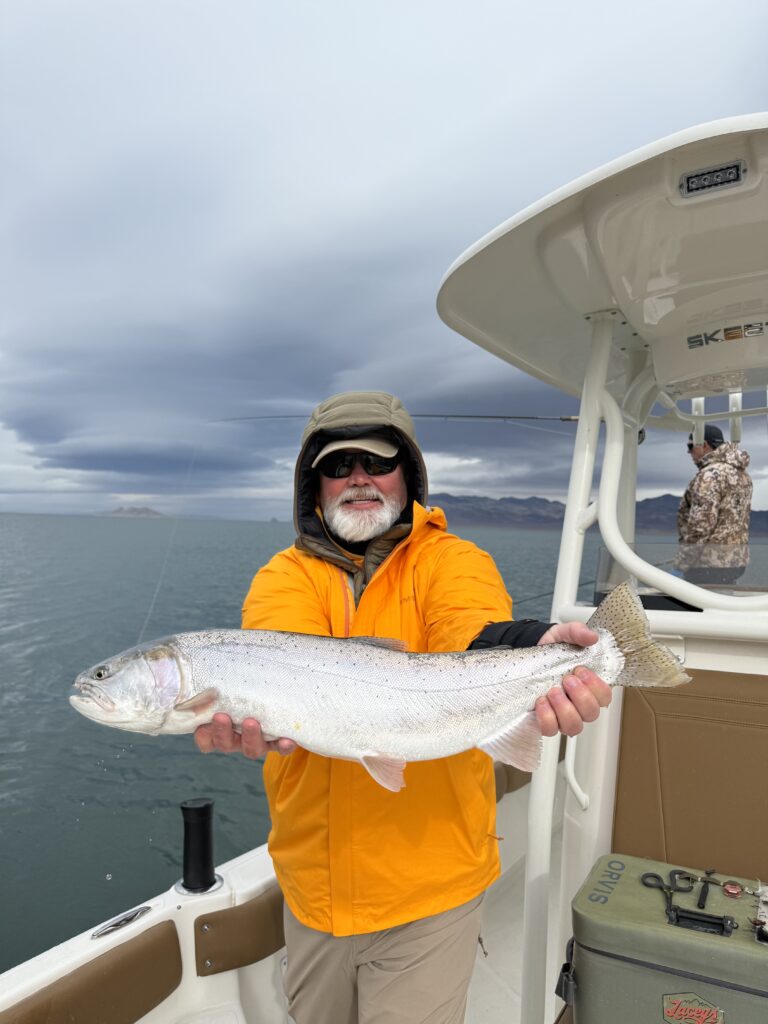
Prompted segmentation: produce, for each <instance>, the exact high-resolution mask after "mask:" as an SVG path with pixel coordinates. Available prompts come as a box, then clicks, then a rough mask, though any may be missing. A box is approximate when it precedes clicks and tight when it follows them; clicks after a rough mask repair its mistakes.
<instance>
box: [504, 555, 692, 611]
mask: <svg viewBox="0 0 768 1024" xmlns="http://www.w3.org/2000/svg"><path fill="white" fill-rule="evenodd" d="M674 561H675V560H674V558H667V559H666V560H665V561H663V562H651V565H653V566H655V567H656V568H657V569H661V568H662V566H665V565H672V564H673V563H674ZM593 583H597V580H596V579H594V580H584V581H583V582H582V583H580V584H579V590H581V588H582V587H589V586H591V585H592V584H593ZM554 593H555V592H554V590H548V591H547V592H546V594H528V595H527V596H526V597H517V598H515V604H524V603H525V602H526V601H538V600H539V599H540V598H542V597H552V596H554Z"/></svg>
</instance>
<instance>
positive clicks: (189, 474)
mask: <svg viewBox="0 0 768 1024" xmlns="http://www.w3.org/2000/svg"><path fill="white" fill-rule="evenodd" d="M199 451H200V446H199V445H198V447H197V448H195V450H194V451H193V452H192V457H191V458H190V460H189V466H187V473H186V477H185V479H184V486H185V488H186V489H187V493H189V484H190V480H191V477H192V468H193V466H194V464H195V462H196V460H197V456H198V453H199ZM185 504H186V503H185V502H182V504H181V507H180V508H179V509H178V511H177V512H176V515H175V516H174V517H173V525H172V526H171V533H170V536H169V537H168V543H167V544H166V546H165V555H164V556H163V561H162V564H161V566H160V572H159V574H158V577H157V583H156V585H155V592H154V594H153V595H152V599H151V600H150V602H149V609H148V611H147V616H146V618H145V619H144V625H143V626H142V627H141V629H140V630H139V637H138V640H137V641H136V643H137V644H140V643H142V642H143V640H144V634H145V633H146V631H147V626H148V625H149V622H150V619H151V618H152V614H153V613H154V610H155V605H156V604H157V597H158V595H159V593H160V588H161V587H162V585H163V582H164V580H165V571H166V568H167V567H168V559H169V558H170V556H171V550H172V548H173V544H174V541H175V539H176V531H177V529H178V528H179V520H180V519H181V513H182V512H183V511H184V507H185Z"/></svg>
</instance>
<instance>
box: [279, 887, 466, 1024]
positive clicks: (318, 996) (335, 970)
mask: <svg viewBox="0 0 768 1024" xmlns="http://www.w3.org/2000/svg"><path fill="white" fill-rule="evenodd" d="M482 902H483V897H482V895H481V896H478V897H476V899H474V900H470V902H469V903H465V904H463V906H460V907H456V908H455V909H454V910H446V911H445V912H444V913H442V914H435V915H434V916H433V917H425V918H422V919H421V920H419V921H412V922H410V923H409V924H403V925H400V926H399V927H397V928H387V929H385V930H384V931H380V932H369V933H367V934H365V935H351V936H348V937H344V938H336V937H335V936H333V935H328V934H326V933H325V932H318V931H315V930H314V929H313V928H307V927H306V925H303V924H301V922H299V921H297V919H296V918H295V917H294V915H293V914H292V913H291V911H290V910H289V909H288V906H287V904H286V907H285V941H286V946H287V947H288V967H287V969H286V973H285V980H284V985H285V994H286V996H287V998H288V1009H289V1012H290V1014H291V1017H292V1018H293V1020H294V1021H295V1022H296V1024H462V1022H463V1020H464V1013H465V1010H466V1004H467V989H468V988H469V982H470V978H471V977H472V969H473V967H474V964H475V953H476V951H477V940H478V938H479V935H480V905H481V903H482Z"/></svg>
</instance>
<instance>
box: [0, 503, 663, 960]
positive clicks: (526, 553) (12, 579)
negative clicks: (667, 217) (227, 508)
mask: <svg viewBox="0 0 768 1024" xmlns="http://www.w3.org/2000/svg"><path fill="white" fill-rule="evenodd" d="M457 532H459V533H461V535H462V536H464V537H466V538H468V539H470V540H473V541H475V542H476V543H477V544H479V545H480V546H481V547H483V548H485V549H486V550H488V551H490V552H491V554H492V555H493V556H494V558H495V559H496V562H497V564H498V566H499V569H500V571H501V573H502V575H503V577H504V580H505V583H506V585H507V588H508V590H509V592H510V593H511V594H512V596H513V597H514V598H515V616H516V617H517V618H547V617H548V615H549V604H550V596H549V594H550V592H551V589H552V585H553V581H554V570H555V564H556V561H557V553H558V545H559V535H558V534H556V533H551V532H547V531H543V532H535V531H522V530H508V529H504V530H501V529H490V528H489V529H468V528H465V529H461V530H459V531H457ZM292 541H293V529H292V526H291V525H289V524H288V523H255V522H225V521H220V520H171V519H130V518H125V519H122V518H109V517H105V518H100V517H77V516H34V515H9V514H5V515H0V559H2V562H1V565H2V572H1V573H0V971H3V970H6V969H7V968H9V967H11V966H13V965H14V964H16V963H20V962H21V961H23V960H26V959H28V958H29V957H31V956H33V955H35V954H36V953H39V952H40V951H42V950H43V949H47V948H48V947H49V946H51V945H53V944H54V943H57V942H60V941H63V940H64V939H66V938H69V937H70V936H72V935H76V934H77V933H78V932H81V931H84V930H85V929H87V928H90V927H91V926H93V925H95V924H98V923H99V922H101V921H103V920H105V919H107V918H109V917H112V916H113V915H115V914H117V913H119V912H121V911H123V910H126V909H128V908H129V907H131V906H134V905H136V904H137V903H140V902H141V901H142V900H144V899H146V898H148V897H150V896H153V895H155V894H157V893H160V892H162V891H164V890H165V889H167V888H169V887H170V886H171V885H173V883H174V882H176V881H177V880H178V879H179V877H180V876H181V857H182V845H181V844H182V819H181V813H180V811H179V809H178V805H179V803H180V802H181V801H182V800H187V799H190V798H192V797H199V796H207V797H212V798H213V799H214V801H215V856H216V860H217V862H222V861H225V860H228V859H229V858H231V857H234V856H236V855H238V854H240V853H243V852H245V851H246V850H248V849H251V848H253V847H254V846H257V845H259V844H261V843H262V842H264V841H265V839H266V835H267V831H268V818H267V810H266V802H265V799H264V792H263V788H262V783H261V767H260V765H259V764H257V763H255V762H249V761H246V760H244V759H242V758H239V757H226V756H223V755H209V756H208V757H203V755H201V754H199V753H198V752H197V749H196V748H195V746H194V743H193V740H192V738H191V737H190V736H178V737H174V736H166V737H162V738H155V737H142V736H138V735H134V734H131V733H120V732H117V731H115V730H112V729H106V728H103V727H102V726H99V725H96V724H94V723H91V722H88V721H87V720H86V719H84V718H82V717H81V716H80V715H78V714H76V713H75V712H74V711H73V710H72V709H71V708H70V706H69V703H68V701H67V696H68V693H69V690H70V687H71V684H72V680H73V679H74V677H75V676H76V675H77V673H78V672H80V671H82V670H83V669H85V668H87V667H89V666H91V665H93V664H95V663H97V662H98V661H100V660H102V659H103V658H106V657H107V656H109V655H112V654H115V653H117V652H118V651H120V650H123V649H125V648H127V647H131V646H132V645H134V644H135V643H136V642H137V640H138V639H139V637H140V636H141V635H142V631H143V636H144V639H152V638H154V637H159V636H162V635H165V634H168V633H174V632H181V631H185V630H195V629H203V628H233V627H238V626H239V624H240V605H241V602H242V599H243V596H244V594H245V592H246V590H247V588H248V585H249V583H250V580H251V577H252V576H253V573H254V572H255V571H256V569H257V568H258V567H259V566H260V565H262V564H263V563H264V562H265V561H266V560H267V559H268V558H269V557H270V556H271V555H272V554H273V553H274V552H275V551H278V550H280V549H281V548H283V547H286V546H288V545H290V544H291V543H292ZM598 544H599V538H598V537H597V536H592V535H588V537H587V543H586V556H585V561H584V576H583V579H585V580H591V579H592V578H593V577H594V575H595V572H594V569H595V567H596V565H597V550H598ZM658 550H659V551H664V552H667V553H669V551H670V548H669V546H667V547H666V548H664V547H660V548H659V549H658ZM591 590H592V588H591V586H590V585H589V584H587V585H586V586H585V588H584V589H583V590H582V593H581V596H582V597H589V596H591ZM148 616H149V618H148Z"/></svg>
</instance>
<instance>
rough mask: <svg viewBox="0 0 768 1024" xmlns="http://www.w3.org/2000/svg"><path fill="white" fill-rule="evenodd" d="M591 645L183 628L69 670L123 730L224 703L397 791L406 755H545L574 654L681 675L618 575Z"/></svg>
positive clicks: (642, 671) (171, 722) (188, 727)
mask: <svg viewBox="0 0 768 1024" xmlns="http://www.w3.org/2000/svg"><path fill="white" fill-rule="evenodd" d="M588 625H589V627H590V628H591V629H593V630H594V631H595V632H596V633H597V634H598V638H599V639H598V640H597V642H596V643H595V644H592V645H591V646H590V647H585V648H581V647H574V646H573V645H571V644H562V643H556V644H544V645H543V646H540V647H526V648H522V649H518V650H513V649H511V648H509V647H495V648H491V649H488V650H481V651H460V652H457V653H450V654H409V653H408V652H407V651H405V650H404V649H403V645H402V644H401V643H400V642H399V641H397V640H386V639H379V638H370V637H352V638H348V639H336V638H333V637H321V636H311V635H307V634H303V633H279V632H271V631H267V630H254V629H246V630H210V631H203V632H196V633H180V634H178V635H176V636H169V637H165V638H164V639H162V640H156V641H153V642H150V643H146V644H142V645H141V646H139V647H133V648H131V649H130V650H128V651H125V652H123V653H122V654H118V655H116V656H115V657H114V658H111V659H110V660H109V661H105V662H102V663H101V664H99V665H96V666H95V667H94V668H91V669H89V670H88V671H87V672H83V673H81V674H80V675H79V676H78V677H77V679H76V680H75V684H74V685H75V689H76V690H77V693H76V694H73V695H72V696H71V697H70V698H69V699H70V702H71V704H72V706H73V707H74V708H76V709H77V710H78V711H79V712H80V713H81V714H83V715H85V716H86V718H91V719H93V720H94V721H95V722H101V723H102V724H103V725H110V726H112V727H113V728H116V729H125V730H127V731H128V732H141V733H150V734H152V735H157V734H158V733H188V732H193V731H194V730H195V729H196V728H197V727H198V726H199V725H203V724H204V723H206V722H210V721H211V719H212V717H213V715H214V714H215V713H216V712H217V711H223V712H226V713H227V714H228V715H230V716H231V718H232V720H233V722H234V723H235V725H239V724H240V723H241V722H242V721H243V719H244V718H255V719H257V720H258V721H259V722H260V723H261V726H262V729H263V731H264V733H265V735H267V736H269V737H277V736H286V737H288V738H290V739H292V740H294V741H295V742H296V743H297V744H298V745H299V746H302V747H305V748H306V749H307V750H311V751H314V752H315V753H316V754H322V755H325V756H326V757H339V758H345V759H348V760H355V761H359V762H360V763H361V764H362V765H363V766H364V767H365V768H366V769H367V771H368V772H370V774H371V775H372V776H373V778H374V779H375V780H376V781H377V782H378V783H380V785H382V786H385V787H386V788H387V789H391V790H393V791H394V792H397V791H398V790H399V789H401V788H402V786H403V785H404V782H403V769H404V768H405V765H406V763H407V762H408V761H428V760H431V759H432V758H438V757H447V756H448V755H450V754H457V753H459V752H460V751H463V750H469V749H470V748H472V747H479V748H480V749H481V750H484V751H486V752H487V753H488V754H490V755H491V756H492V757H494V758H496V759H497V760H499V761H504V762H505V763H507V764H512V765H515V766H516V767H517V768H521V769H523V770H525V771H532V770H533V769H534V768H535V767H536V765H537V764H538V763H539V758H540V753H541V733H540V731H539V727H538V724H537V721H536V715H535V713H534V711H533V707H534V704H535V702H536V700H537V698H539V697H541V696H543V695H544V694H545V693H546V692H547V691H548V690H549V689H551V687H553V686H556V685H558V684H559V683H560V682H561V680H562V678H563V676H565V675H566V674H568V673H569V672H572V671H573V669H574V668H576V667H578V666H579V665H584V666H586V667H587V668H590V669H592V671H594V672H595V673H597V675H598V676H600V677H601V678H602V679H604V680H605V681H606V682H608V683H611V684H614V685H620V686H677V685H679V684H680V683H685V682H689V677H688V676H687V675H686V674H685V672H683V670H682V668H681V666H680V663H679V662H678V659H677V658H676V657H675V655H674V654H673V653H672V652H671V651H670V650H669V649H668V648H667V647H664V646H663V645H662V644H659V643H656V641H654V640H653V638H652V637H651V635H650V631H649V628H648V620H647V618H646V615H645V612H644V610H643V607H642V605H641V604H640V601H639V600H638V598H637V595H636V594H635V592H634V590H633V589H632V587H631V586H630V585H629V584H628V583H622V584H621V585H620V586H618V587H617V588H616V589H615V590H614V591H612V593H611V594H609V595H608V597H606V598H605V600H604V601H603V602H602V603H601V604H600V606H599V607H598V608H597V609H596V610H595V613H594V614H593V615H592V618H591V619H590V620H589V623H588Z"/></svg>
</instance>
